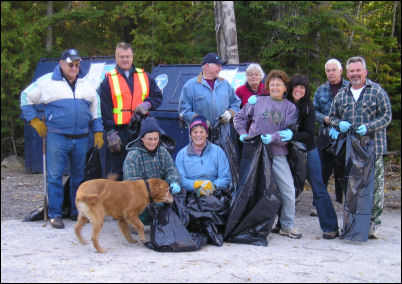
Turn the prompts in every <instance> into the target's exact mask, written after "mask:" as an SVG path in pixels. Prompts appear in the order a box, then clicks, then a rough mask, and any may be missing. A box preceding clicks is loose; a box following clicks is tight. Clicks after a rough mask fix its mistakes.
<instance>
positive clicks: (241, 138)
mask: <svg viewBox="0 0 402 284" xmlns="http://www.w3.org/2000/svg"><path fill="white" fill-rule="evenodd" d="M247 137H248V134H242V135H240V137H239V140H240V142H242V143H244V138H247Z"/></svg>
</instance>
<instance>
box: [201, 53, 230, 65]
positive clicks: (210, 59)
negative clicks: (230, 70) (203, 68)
mask: <svg viewBox="0 0 402 284" xmlns="http://www.w3.org/2000/svg"><path fill="white" fill-rule="evenodd" d="M207 63H215V64H218V65H225V64H226V61H223V60H222V59H220V58H219V56H218V54H216V53H208V54H207V55H205V57H204V59H203V60H202V63H201V64H202V65H204V64H207Z"/></svg>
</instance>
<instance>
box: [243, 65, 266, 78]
mask: <svg viewBox="0 0 402 284" xmlns="http://www.w3.org/2000/svg"><path fill="white" fill-rule="evenodd" d="M254 70H257V71H258V73H260V76H261V80H262V79H264V76H265V74H264V71H262V68H261V66H260V64H258V63H251V64H250V65H249V66H248V67H247V69H246V76H248V75H249V74H250V73H251V72H252V71H254Z"/></svg>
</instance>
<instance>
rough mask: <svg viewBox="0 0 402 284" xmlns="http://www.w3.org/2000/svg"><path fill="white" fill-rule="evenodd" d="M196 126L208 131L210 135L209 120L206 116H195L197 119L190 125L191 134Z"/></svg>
mask: <svg viewBox="0 0 402 284" xmlns="http://www.w3.org/2000/svg"><path fill="white" fill-rule="evenodd" d="M195 126H203V127H204V128H205V130H206V131H207V133H208V125H207V119H206V118H205V117H204V116H202V115H199V116H195V117H194V118H193V119H192V120H191V123H190V132H191V130H192V129H193V127H195Z"/></svg>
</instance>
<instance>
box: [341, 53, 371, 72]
mask: <svg viewBox="0 0 402 284" xmlns="http://www.w3.org/2000/svg"><path fill="white" fill-rule="evenodd" d="M355 62H361V64H362V66H363V68H364V70H367V68H366V61H365V60H364V58H363V57H361V56H353V57H351V58H349V59H348V62H347V63H346V70H348V67H349V65H350V64H351V63H355Z"/></svg>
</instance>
